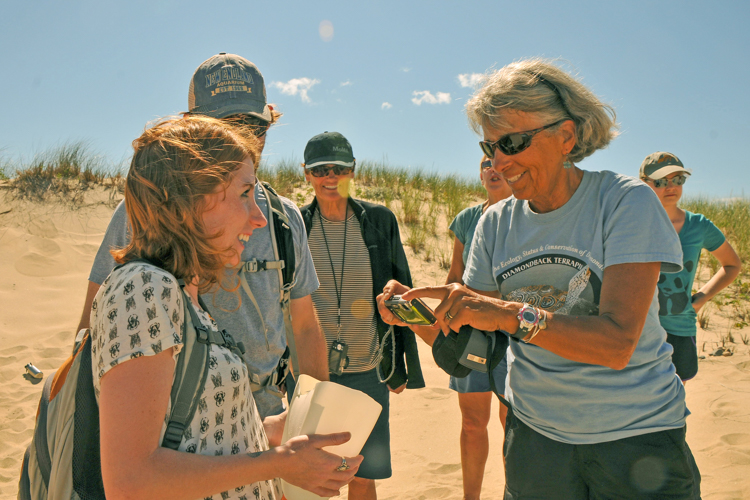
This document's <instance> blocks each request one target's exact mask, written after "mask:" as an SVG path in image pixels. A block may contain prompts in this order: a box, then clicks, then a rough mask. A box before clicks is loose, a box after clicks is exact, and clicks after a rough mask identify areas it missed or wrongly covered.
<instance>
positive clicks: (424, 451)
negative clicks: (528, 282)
mask: <svg viewBox="0 0 750 500" xmlns="http://www.w3.org/2000/svg"><path fill="white" fill-rule="evenodd" d="M5 194H7V192H3V191H0V498H3V499H5V498H15V497H16V493H17V482H18V472H19V467H20V464H21V458H22V456H23V452H24V449H25V447H26V446H27V445H28V443H29V442H30V440H31V433H32V430H33V426H34V415H35V413H36V408H37V403H38V400H39V395H40V393H41V389H42V385H41V384H40V383H39V382H38V381H36V380H34V379H30V378H29V377H26V376H24V365H25V364H26V363H29V362H33V363H34V364H35V365H36V366H37V367H39V368H40V369H41V370H42V371H43V372H44V374H45V377H46V376H48V375H50V374H51V373H52V372H53V371H54V370H55V369H56V368H57V367H58V366H59V365H60V363H61V362H62V361H63V360H64V359H65V358H66V357H67V356H68V355H69V350H70V346H71V342H72V340H73V335H74V331H73V330H74V329H75V326H76V325H77V323H78V319H79V315H80V311H81V307H82V304H83V298H84V295H85V290H86V280H87V277H88V272H89V269H90V266H91V262H92V261H93V258H94V255H95V253H96V250H97V248H98V245H99V243H100V241H101V239H102V236H103V234H104V231H105V229H106V226H107V222H108V221H109V216H110V214H111V211H112V206H111V204H107V203H106V201H107V200H108V194H107V193H104V192H102V193H99V194H96V195H94V196H93V197H91V198H87V204H86V205H84V206H83V207H79V208H77V209H75V210H73V209H71V208H69V207H66V206H64V205H62V204H59V203H45V204H35V203H27V202H18V201H8V200H7V199H3V198H2V197H3V196H4V195H5ZM409 258H410V262H411V265H412V274H413V275H414V277H415V279H416V282H417V284H418V285H430V284H437V283H442V282H443V280H444V279H445V272H444V271H441V270H440V269H439V268H438V265H437V264H436V263H435V262H424V261H422V260H419V259H418V258H416V257H414V256H413V255H409ZM722 321H723V320H722V319H721V318H719V317H718V316H717V317H716V318H713V319H712V321H711V325H712V329H711V330H710V331H706V332H704V331H701V332H700V334H699V346H703V345H704V344H705V345H706V346H707V347H706V350H707V351H709V350H713V349H715V347H716V342H717V341H718V339H719V334H720V333H724V332H726V331H727V328H726V324H725V323H722ZM732 347H733V348H734V350H735V352H734V355H733V356H730V357H723V356H721V357H710V356H707V357H706V359H704V360H702V361H701V366H700V372H699V375H698V378H697V379H696V380H695V381H693V382H690V383H689V384H688V405H689V408H690V410H691V411H692V413H693V414H692V416H691V417H690V418H689V419H688V442H689V444H690V446H691V448H692V449H693V453H694V454H695V456H696V460H697V461H698V465H699V467H700V469H701V471H702V474H703V486H702V490H703V498H705V499H750V350H749V349H748V346H746V345H743V344H739V345H732ZM420 349H421V354H422V363H423V368H424V372H425V378H426V381H427V387H426V388H425V389H421V390H416V391H406V392H405V393H403V394H401V395H398V396H393V397H392V398H391V405H392V406H391V433H392V449H393V466H394V475H393V478H391V479H388V480H385V481H380V482H378V492H379V497H380V498H381V499H396V498H406V499H438V498H449V499H453V498H461V464H460V458H459V448H458V437H459V428H460V412H459V409H458V403H457V397H456V394H455V393H454V392H452V391H450V390H448V388H447V384H448V376H447V375H445V374H444V373H443V372H442V371H440V370H439V369H438V368H437V367H436V366H435V365H434V363H433V362H432V358H431V356H430V352H429V349H428V348H427V347H426V346H424V345H422V346H420ZM496 412H497V403H495V407H494V408H493V413H494V414H496ZM490 442H491V444H490V459H489V461H488V463H487V471H486V476H485V488H484V498H501V497H502V491H503V484H504V480H503V474H504V471H503V464H502V457H501V448H502V430H501V427H500V424H499V422H498V420H497V418H493V419H492V421H491V423H490ZM343 497H344V498H345V496H343Z"/></svg>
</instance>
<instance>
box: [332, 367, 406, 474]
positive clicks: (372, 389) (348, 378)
mask: <svg viewBox="0 0 750 500" xmlns="http://www.w3.org/2000/svg"><path fill="white" fill-rule="evenodd" d="M329 376H330V378H331V382H336V383H337V384H341V385H343V386H345V387H349V388H351V389H356V390H358V391H362V392H364V393H365V394H367V395H368V396H370V397H371V398H372V399H374V400H375V401H377V402H378V403H379V404H380V405H381V406H382V407H383V410H382V411H381V412H380V416H379V417H378V421H377V422H375V427H374V428H373V429H372V433H370V437H369V438H368V439H367V442H365V446H364V447H363V448H362V451H361V452H360V455H362V456H363V457H364V458H365V459H364V460H363V461H362V464H361V465H360V466H359V470H358V471H357V474H355V475H356V476H357V477H361V478H363V479H386V478H389V477H391V475H392V474H393V472H392V470H391V429H390V426H389V424H388V418H389V415H390V409H389V404H388V402H389V394H390V393H389V391H388V386H387V385H386V384H384V383H382V382H380V380H378V375H377V373H376V370H370V371H367V372H358V373H344V374H343V375H334V374H332V373H331V374H329Z"/></svg>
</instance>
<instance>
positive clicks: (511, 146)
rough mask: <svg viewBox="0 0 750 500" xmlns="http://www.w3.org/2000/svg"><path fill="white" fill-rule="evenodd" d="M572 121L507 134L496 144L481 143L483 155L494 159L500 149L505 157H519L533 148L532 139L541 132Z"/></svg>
mask: <svg viewBox="0 0 750 500" xmlns="http://www.w3.org/2000/svg"><path fill="white" fill-rule="evenodd" d="M567 120H570V118H563V119H562V120H557V121H556V122H554V123H550V124H549V125H545V126H544V127H539V128H535V129H534V130H527V131H525V132H514V133H512V134H506V135H504V136H502V137H501V138H500V139H498V140H496V141H495V142H492V141H480V142H479V147H480V148H482V153H484V154H485V156H487V158H494V156H495V149H499V150H500V152H502V153H503V154H504V155H505V156H513V155H517V154H518V153H520V152H521V151H525V150H526V149H528V147H529V146H531V139H532V138H533V137H534V136H535V135H536V134H538V133H539V132H541V131H542V130H546V129H548V128H550V127H554V126H555V125H559V124H561V123H562V122H564V121H567Z"/></svg>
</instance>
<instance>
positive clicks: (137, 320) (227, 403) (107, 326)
mask: <svg viewBox="0 0 750 500" xmlns="http://www.w3.org/2000/svg"><path fill="white" fill-rule="evenodd" d="M183 297H184V296H183V294H182V292H181V290H180V287H179V285H178V283H177V280H176V279H175V277H174V276H172V275H171V274H169V273H168V272H166V271H164V270H163V269H161V268H158V267H156V266H153V265H151V264H147V263H142V262H135V263H131V264H126V265H124V266H122V267H120V268H118V269H115V270H114V271H112V273H111V274H110V275H109V277H108V278H107V279H106V280H105V281H104V283H102V286H101V288H100V289H99V293H97V295H96V298H95V299H94V302H93V305H92V309H91V340H92V343H91V364H92V366H91V368H92V370H93V375H94V390H95V392H96V397H97V401H98V400H99V391H100V389H101V378H102V376H103V375H104V374H105V373H107V372H108V371H109V370H111V369H112V368H114V367H116V366H117V365H119V364H121V363H127V362H128V361H130V360H131V359H135V358H138V357H141V356H153V355H155V354H158V353H160V352H162V351H163V350H165V349H169V348H174V349H173V356H174V358H175V360H176V359H177V355H178V354H179V352H180V350H181V349H182V346H183V343H182V333H181V332H182V329H181V328H182V322H183V320H184V309H183ZM194 307H195V310H196V312H197V313H198V317H199V318H200V320H201V322H202V323H203V324H204V325H205V326H206V327H207V328H211V329H212V330H217V329H218V328H217V326H216V323H215V322H214V320H213V319H212V318H211V317H210V316H209V315H208V314H207V313H206V312H205V311H203V310H202V309H201V308H200V307H198V306H194ZM210 348H211V350H210V361H209V376H208V377H207V379H206V385H205V386H204V388H203V393H202V395H201V399H200V401H199V402H198V408H197V409H196V412H195V416H194V417H193V420H192V421H191V422H190V423H189V425H188V427H187V428H186V429H185V432H184V434H183V436H182V441H181V443H180V446H179V448H178V450H179V451H183V452H187V453H198V454H201V455H228V454H233V455H234V454H238V453H253V452H258V451H265V450H268V448H269V446H268V439H267V438H266V433H265V431H264V429H263V424H262V423H261V420H260V417H259V415H258V411H257V409H256V407H255V400H254V399H253V394H252V391H251V390H250V379H249V378H248V371H247V367H246V366H245V363H244V362H243V361H242V358H241V357H240V356H237V355H236V354H234V353H233V352H231V351H230V350H228V349H226V348H224V347H220V346H216V345H213V344H212V345H211V346H210ZM166 397H167V398H169V394H167V395H166ZM170 411H171V401H170V405H169V408H168V409H167V415H165V422H164V425H163V426H162V430H161V438H163V437H164V432H165V431H166V428H167V417H168V415H169V412H170ZM281 497H282V494H281V488H280V485H279V481H278V479H274V480H267V481H260V482H257V483H254V484H249V485H245V486H240V487H238V488H235V489H232V490H229V491H222V492H221V493H217V494H215V495H213V496H209V497H206V498H207V499H213V500H228V499H236V500H260V499H265V500H275V499H280V498H281Z"/></svg>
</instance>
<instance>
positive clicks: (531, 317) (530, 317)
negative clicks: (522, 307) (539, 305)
mask: <svg viewBox="0 0 750 500" xmlns="http://www.w3.org/2000/svg"><path fill="white" fill-rule="evenodd" d="M523 320H524V321H525V322H527V323H533V322H535V321H536V313H534V311H529V310H526V311H524V312H523Z"/></svg>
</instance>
